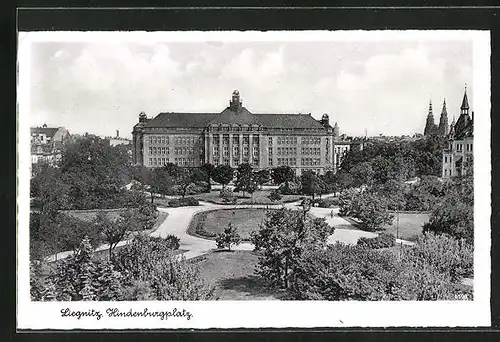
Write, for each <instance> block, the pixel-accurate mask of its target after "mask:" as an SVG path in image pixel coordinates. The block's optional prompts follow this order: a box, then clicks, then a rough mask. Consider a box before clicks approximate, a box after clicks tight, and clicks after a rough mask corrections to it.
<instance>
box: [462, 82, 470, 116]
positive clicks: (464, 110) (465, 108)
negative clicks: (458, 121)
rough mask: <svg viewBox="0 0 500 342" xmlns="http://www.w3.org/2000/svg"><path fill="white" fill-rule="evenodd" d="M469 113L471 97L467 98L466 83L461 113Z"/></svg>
mask: <svg viewBox="0 0 500 342" xmlns="http://www.w3.org/2000/svg"><path fill="white" fill-rule="evenodd" d="M462 114H466V115H469V99H468V98H467V84H466V85H465V91H464V98H463V99H462V105H461V106H460V115H462Z"/></svg>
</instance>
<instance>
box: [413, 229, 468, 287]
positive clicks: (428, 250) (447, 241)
mask: <svg viewBox="0 0 500 342" xmlns="http://www.w3.org/2000/svg"><path fill="white" fill-rule="evenodd" d="M404 256H405V258H406V259H407V260H412V261H413V262H419V263H425V264H429V265H432V266H433V267H435V268H437V269H438V270H439V271H440V272H441V273H445V274H447V275H449V276H450V277H451V278H452V280H454V281H460V280H461V279H462V278H468V277H473V273H474V260H473V259H474V258H473V247H472V246H471V245H470V244H468V243H467V242H466V241H465V240H463V239H460V240H459V239H455V238H453V237H451V236H447V235H439V234H433V233H430V232H429V233H425V234H423V235H420V236H419V237H418V238H417V241H416V244H415V246H413V247H412V248H409V249H407V250H406V251H405V254H404Z"/></svg>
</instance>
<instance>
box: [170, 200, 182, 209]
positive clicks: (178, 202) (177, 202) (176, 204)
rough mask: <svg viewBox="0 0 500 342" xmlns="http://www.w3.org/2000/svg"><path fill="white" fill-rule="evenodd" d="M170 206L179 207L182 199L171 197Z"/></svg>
mask: <svg viewBox="0 0 500 342" xmlns="http://www.w3.org/2000/svg"><path fill="white" fill-rule="evenodd" d="M168 206H169V207H172V208H177V207H180V206H181V201H180V200H179V199H178V198H174V199H171V200H170V201H168Z"/></svg>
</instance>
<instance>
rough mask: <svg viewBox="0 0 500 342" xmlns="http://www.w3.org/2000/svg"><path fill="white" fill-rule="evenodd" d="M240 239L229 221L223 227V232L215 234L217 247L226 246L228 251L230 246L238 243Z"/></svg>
mask: <svg viewBox="0 0 500 342" xmlns="http://www.w3.org/2000/svg"><path fill="white" fill-rule="evenodd" d="M240 241H241V237H240V235H239V234H238V232H237V231H236V228H234V227H233V225H232V223H231V222H229V224H228V226H227V227H226V228H225V229H224V232H222V233H221V234H217V237H216V238H215V242H216V243H217V248H227V249H228V250H229V251H230V250H231V246H236V245H239V243H240Z"/></svg>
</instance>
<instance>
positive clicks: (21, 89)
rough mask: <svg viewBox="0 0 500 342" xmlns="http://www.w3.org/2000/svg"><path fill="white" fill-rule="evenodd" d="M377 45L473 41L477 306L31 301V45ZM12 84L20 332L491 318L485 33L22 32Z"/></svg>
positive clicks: (463, 322) (484, 321) (465, 322)
mask: <svg viewBox="0 0 500 342" xmlns="http://www.w3.org/2000/svg"><path fill="white" fill-rule="evenodd" d="M209 40H212V41H224V42H235V41H358V40H359V41H377V40H426V41H431V40H434V41H439V40H473V42H474V43H473V82H474V99H473V104H474V109H475V112H476V115H475V118H474V119H475V120H474V121H475V122H474V126H475V127H474V131H475V132H474V135H475V136H474V140H475V141H474V174H475V179H474V183H475V185H474V187H475V188H474V199H475V203H474V209H475V210H474V211H475V212H474V220H475V240H474V243H475V249H474V300H473V301H469V302H467V301H463V302H462V301H454V302H447V301H441V302H325V301H307V302H302V301H207V302H176V301H172V302H169V301H166V302H157V301H148V302H31V301H30V299H29V297H30V296H29V235H28V234H29V229H28V226H29V211H30V208H29V203H30V200H29V179H30V171H29V167H30V140H29V137H30V113H29V103H30V102H29V99H30V93H29V87H28V85H29V82H30V58H31V54H30V51H31V44H32V43H34V42H42V41H45V42H47V41H59V42H70V41H92V42H97V41H99V42H105V43H110V42H112V43H118V42H142V43H153V42H181V41H182V42H187V41H193V42H194V41H209ZM18 61H19V83H18V105H19V107H18V108H19V113H18V177H19V178H18V203H17V205H18V226H17V234H18V235H17V236H18V240H17V253H18V254H17V267H18V273H17V303H18V306H17V327H18V329H64V330H66V329H158V328H160V329H180V328H186V329H192V328H199V329H206V328H262V327H270V328H286V327H303V328H313V327H389V326H394V327H395V326H408V327H429V326H446V327H448V326H449V327H458V326H489V325H490V324H491V323H490V320H491V317H490V269H491V262H490V248H491V241H490V237H491V234H490V216H491V150H490V130H491V122H490V114H489V113H490V34H489V31H465V30H455V31H444V30H443V31H431V30H411V31H269V32H257V31H247V32H236V31H227V32H216V31H210V32H194V31H190V32H129V33H127V34H121V35H120V34H119V33H117V32H29V33H26V32H20V33H19V51H18ZM65 308H69V309H70V310H73V311H85V312H88V311H89V310H96V311H100V312H101V313H102V314H103V316H102V318H101V319H99V320H98V319H97V318H96V317H82V318H81V319H75V318H63V317H61V310H63V309H65ZM108 308H119V309H120V310H122V311H128V310H130V309H132V310H135V311H142V310H144V308H147V309H148V310H149V311H172V310H173V309H174V308H175V309H176V310H177V311H179V312H180V311H182V310H186V311H189V312H190V313H191V314H192V318H191V319H190V320H187V319H186V318H174V317H169V318H168V319H166V320H161V319H160V318H151V317H149V318H110V317H107V316H106V309H108Z"/></svg>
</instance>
